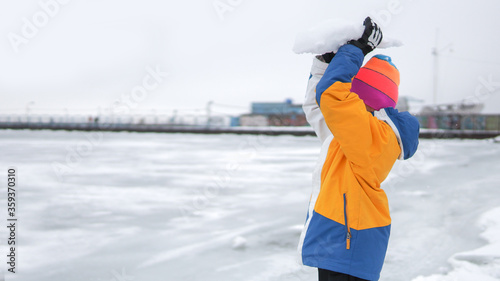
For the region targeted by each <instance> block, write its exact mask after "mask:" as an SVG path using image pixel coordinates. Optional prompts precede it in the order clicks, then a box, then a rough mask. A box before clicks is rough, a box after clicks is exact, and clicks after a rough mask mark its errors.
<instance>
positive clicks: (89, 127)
mask: <svg viewBox="0 0 500 281" xmlns="http://www.w3.org/2000/svg"><path fill="white" fill-rule="evenodd" d="M419 120H420V119H419ZM0 129H13V130H65V131H105V132H139V133H141V132H142V133H192V134H240V135H270V136H277V135H293V136H315V133H314V131H313V130H312V128H311V127H308V126H307V127H306V126H304V127H215V126H180V125H179V126H176V125H162V124H117V123H28V122H21V123H20V122H0ZM499 135H500V129H499V130H484V129H483V130H469V129H426V128H423V129H421V131H420V138H422V139H450V138H460V139H486V138H494V137H496V136H499Z"/></svg>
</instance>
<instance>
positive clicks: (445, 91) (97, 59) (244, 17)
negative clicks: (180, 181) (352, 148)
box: [0, 0, 500, 114]
mask: <svg viewBox="0 0 500 281" xmlns="http://www.w3.org/2000/svg"><path fill="white" fill-rule="evenodd" d="M367 2H369V3H367ZM41 3H49V4H41ZM498 11H500V2H499V1H498V0H478V1H463V0H462V1H432V0H413V1H411V0H401V1H396V0H394V1H392V0H389V1H387V0H382V1H331V0H330V1H326V0H308V1H293V0H292V1H290V0H287V1H285V0H276V1H263V0H253V1H245V0H216V1H213V0H192V1H160V0H141V1H138V0H136V1H132V0H101V1H92V0H86V1H82V0H64V1H63V0H59V2H56V0H37V1H31V0H24V1H1V4H0V22H1V25H0V34H1V35H2V38H3V39H2V40H0V62H1V63H0V97H1V99H0V114H2V113H7V114H10V113H22V114H24V113H25V112H26V109H27V108H29V110H30V112H31V113H33V114H36V113H46V112H53V113H59V114H62V113H65V112H70V113H75V114H76V113H82V114H96V113H97V112H98V111H99V108H100V111H101V113H105V112H106V110H107V109H109V108H112V107H113V105H114V104H115V101H117V100H122V101H123V100H124V99H127V98H128V99H129V104H128V105H127V109H128V110H131V112H132V113H139V112H156V113H170V112H172V111H173V110H175V109H177V110H179V112H186V113H187V112H189V111H190V110H191V111H192V110H198V112H202V111H203V110H204V109H205V107H206V105H207V103H208V102H209V101H213V102H214V105H213V111H215V112H221V113H237V112H238V113H241V112H246V111H249V105H250V103H251V102H253V101H269V102H280V101H284V100H285V99H286V98H291V99H293V100H294V102H295V103H301V102H302V98H303V96H304V91H305V88H306V84H307V78H308V76H309V70H310V63H311V58H312V55H307V54H305V55H296V54H294V53H293V52H292V47H293V43H294V39H295V35H296V34H297V32H298V31H300V30H303V29H307V28H310V27H311V26H314V25H315V24H318V23H321V22H323V21H325V20H327V19H332V18H337V19H349V20H352V19H359V21H360V23H361V22H362V20H363V19H364V17H365V16H366V15H371V16H372V17H373V18H375V20H378V21H379V23H380V25H381V26H382V27H383V31H384V33H385V34H386V35H387V36H389V37H392V38H398V39H400V40H401V41H403V43H404V46H403V47H399V48H392V49H386V50H377V51H375V52H373V53H372V54H370V55H373V54H376V53H383V54H386V55H389V56H392V58H393V61H394V62H395V64H396V65H397V67H398V68H399V70H400V72H401V86H400V95H401V96H403V95H405V96H412V97H414V98H418V99H423V100H424V101H425V102H427V103H431V102H432V100H433V94H432V93H433V84H432V77H433V56H432V48H433V47H434V45H435V42H436V30H437V29H439V37H438V45H439V48H440V49H444V50H442V51H441V54H442V55H441V56H440V58H439V83H438V93H439V95H438V98H437V101H438V102H439V103H444V102H458V101H461V100H462V99H465V98H468V99H469V100H476V101H481V102H485V103H486V104H487V107H486V111H487V112H496V113H500V52H499V51H498V47H499V46H500V36H499V34H500V33H499V29H500V24H499V21H498ZM449 46H451V48H447V47H449ZM153 72H156V74H151V73H153ZM165 73H168V75H166V74H165ZM155 75H156V76H155ZM497 81H498V82H497ZM141 87H142V89H143V90H144V89H145V88H147V89H146V90H145V91H142V92H141V91H140V89H141ZM134 91H136V92H135V97H136V98H135V99H134V98H132V99H130V98H131V96H132V95H133V93H134Z"/></svg>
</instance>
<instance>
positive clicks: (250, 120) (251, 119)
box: [240, 114, 269, 127]
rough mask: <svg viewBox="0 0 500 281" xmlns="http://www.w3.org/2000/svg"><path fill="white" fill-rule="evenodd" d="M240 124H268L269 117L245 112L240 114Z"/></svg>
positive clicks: (253, 125) (259, 125)
mask: <svg viewBox="0 0 500 281" xmlns="http://www.w3.org/2000/svg"><path fill="white" fill-rule="evenodd" d="M240 126H252V127H255V126H258V127H261V126H269V119H268V118H267V116H265V115H257V114H245V115H241V116H240Z"/></svg>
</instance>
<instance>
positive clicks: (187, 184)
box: [0, 130, 500, 281]
mask: <svg viewBox="0 0 500 281" xmlns="http://www.w3.org/2000/svg"><path fill="white" fill-rule="evenodd" d="M318 152H319V143H318V141H317V140H316V139H315V138H313V137H292V136H277V137H271V136H237V135H190V134H149V133H148V134H139V133H102V134H101V133H95V132H94V133H91V132H88V133H83V132H51V131H5V130H4V131H0V159H1V162H0V163H1V165H0V167H1V169H3V170H4V173H5V175H6V174H7V167H9V166H16V167H17V168H18V182H19V188H18V189H19V191H18V201H19V206H18V207H19V211H18V216H19V227H18V242H19V250H18V258H19V259H18V265H17V269H18V273H16V274H15V275H13V274H10V273H5V270H6V264H5V263H3V264H4V265H3V266H1V270H2V271H3V272H4V273H5V277H6V278H5V280H23V281H24V280H26V281H28V280H29V281H31V280H33V281H34V280H36V281H45V280H47V281H48V280H50V281H59V280H60V281H67V280H71V281H79V280H82V281H83V280H85V281H88V280H103V281H124V280H128V281H135V280H137V281H138V280H147V281H155V280H158V281H164V280H183V281H184V280H203V281H212V280H213V281H220V280H248V281H250V280H255V281H265V280H287V281H288V280H304V281H305V280H317V277H316V271H315V269H311V268H305V267H302V266H300V265H299V264H298V263H297V256H296V245H297V242H298V239H299V234H300V230H301V227H302V224H303V222H304V220H305V215H306V209H307V203H308V199H309V195H310V190H311V187H310V179H311V172H312V170H313V166H314V163H315V161H316V156H317V153H318ZM499 170H500V143H494V142H493V141H491V140H481V141H477V140H474V141H472V140H422V141H421V145H420V150H419V152H418V153H417V154H416V155H415V156H414V158H413V159H412V160H410V161H407V162H400V163H398V164H397V165H396V166H395V167H394V169H393V171H392V173H391V175H390V177H389V178H388V180H387V181H386V182H385V183H384V186H385V189H386V190H387V193H388V196H389V200H390V205H391V210H392V218H393V225H392V234H391V240H390V243H389V244H390V247H389V250H388V254H387V258H386V263H385V265H384V269H383V272H382V277H381V280H385V281H405V280H415V281H434V280H446V281H448V280H499V279H500V175H499V174H498V171H499ZM5 197H6V194H5V192H4V194H3V195H1V197H0V198H1V199H2V200H1V202H0V203H1V205H0V206H4V207H3V208H4V210H5V212H4V213H6V207H5V204H6V202H5ZM5 219H6V215H5ZM4 222H6V221H4ZM0 234H1V237H4V238H2V240H3V241H2V242H1V245H3V247H2V255H5V254H4V253H6V248H5V241H6V235H7V234H6V230H5V227H3V228H2V233H0ZM0 280H1V277H0Z"/></svg>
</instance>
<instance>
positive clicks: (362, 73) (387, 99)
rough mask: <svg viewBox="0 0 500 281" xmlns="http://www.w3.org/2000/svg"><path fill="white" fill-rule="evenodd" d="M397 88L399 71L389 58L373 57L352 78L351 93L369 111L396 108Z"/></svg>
mask: <svg viewBox="0 0 500 281" xmlns="http://www.w3.org/2000/svg"><path fill="white" fill-rule="evenodd" d="M398 87H399V71H398V69H397V68H396V66H395V65H394V64H393V63H392V61H391V58H390V57H388V56H384V55H375V56H374V57H372V58H371V59H370V60H369V61H368V62H367V63H366V64H365V66H363V67H362V68H361V69H360V70H359V72H358V74H356V76H354V79H353V80H352V87H351V91H352V92H354V93H356V94H358V96H359V97H360V98H361V99H362V100H363V101H364V102H365V105H366V106H367V110H368V111H371V110H370V109H374V110H380V109H382V108H386V107H393V108H394V107H396V103H397V102H398Z"/></svg>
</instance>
